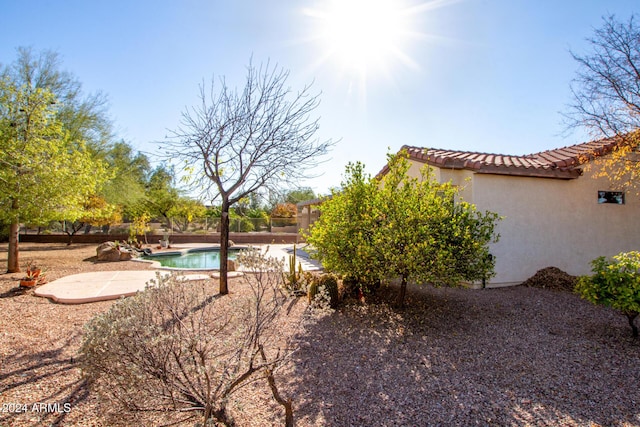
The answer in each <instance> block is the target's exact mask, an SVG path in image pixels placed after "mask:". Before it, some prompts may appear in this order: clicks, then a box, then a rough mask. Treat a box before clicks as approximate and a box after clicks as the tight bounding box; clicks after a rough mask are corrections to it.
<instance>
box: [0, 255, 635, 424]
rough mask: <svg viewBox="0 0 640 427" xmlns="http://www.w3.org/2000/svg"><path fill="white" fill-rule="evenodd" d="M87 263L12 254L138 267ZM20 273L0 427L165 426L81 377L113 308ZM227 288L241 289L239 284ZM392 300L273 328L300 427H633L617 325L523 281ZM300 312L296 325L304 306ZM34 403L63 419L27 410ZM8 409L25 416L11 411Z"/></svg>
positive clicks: (1, 282) (261, 419) (246, 408)
mask: <svg viewBox="0 0 640 427" xmlns="http://www.w3.org/2000/svg"><path fill="white" fill-rule="evenodd" d="M94 255H95V245H74V246H72V247H71V249H69V248H68V247H66V246H64V245H60V246H55V245H37V244H23V245H22V253H21V259H22V260H23V261H25V262H26V261H27V260H30V259H33V260H35V261H37V262H38V263H39V264H42V265H44V266H46V267H47V269H48V276H49V278H50V279H55V278H57V277H62V276H64V275H67V274H73V273H77V272H84V271H96V270H105V269H109V270H114V269H118V270H124V269H132V270H139V269H144V268H145V266H144V265H141V264H139V263H133V262H122V263H111V264H106V263H96V262H95V259H94V258H93V256H94ZM0 263H2V265H6V244H4V245H0ZM2 269H3V270H4V268H2ZM19 277H20V275H19V274H0V411H2V412H0V426H3V427H4V426H40V425H60V426H108V425H123V426H124V425H131V424H133V423H137V424H138V425H160V424H162V422H161V420H160V419H158V418H157V417H156V418H153V417H150V416H148V415H143V416H139V417H136V418H131V417H127V416H125V415H124V414H122V413H120V412H119V411H118V408H114V407H111V406H107V405H106V404H105V402H101V401H100V399H99V397H98V396H97V395H95V393H94V392H92V391H90V390H89V389H88V388H87V387H86V385H85V384H84V383H83V382H82V377H81V374H80V372H79V369H78V368H77V364H76V362H75V359H74V358H75V357H76V352H77V349H78V347H79V344H80V342H81V334H82V325H83V324H84V323H85V322H86V321H87V320H89V319H90V318H91V317H92V316H94V315H95V314H96V313H98V312H101V311H103V310H107V309H108V308H109V307H110V306H111V304H113V302H100V303H91V304H83V305H61V304H54V303H50V302H49V301H48V300H46V299H43V298H38V297H35V296H33V295H32V292H31V291H27V292H26V293H23V292H17V291H15V287H16V286H17V279H18V278H19ZM230 286H231V289H232V292H242V290H243V289H244V287H243V286H242V280H241V279H234V281H232V282H231V284H230ZM395 292H396V289H394V288H384V289H383V290H382V291H381V292H380V294H379V295H377V296H375V297H370V298H368V300H367V303H366V304H360V303H355V302H354V303H351V304H347V305H345V306H343V307H342V308H340V309H339V310H338V311H337V312H334V313H332V314H328V315H325V316H322V317H319V318H317V319H316V320H315V321H313V322H307V323H306V324H305V326H304V328H303V329H301V328H299V327H297V326H295V327H294V326H292V325H298V324H299V323H298V322H296V321H295V319H290V320H291V321H290V322H289V323H288V325H289V326H286V325H285V326H284V327H283V329H282V333H283V334H284V335H289V334H291V335H295V342H296V343H297V350H296V351H295V352H294V354H293V357H292V360H291V363H290V364H289V365H288V366H287V367H286V368H285V369H284V370H283V371H281V372H279V375H278V378H277V379H278V381H279V383H280V384H281V391H282V393H283V394H284V395H285V396H289V397H291V398H292V399H293V402H294V414H295V417H296V420H297V425H298V426H350V425H351V426H373V425H376V426H410V425H417V426H430V425H443V426H449V425H459V426H469V425H505V426H556V425H565V426H598V425H599V426H640V387H639V380H640V363H639V362H640V351H639V350H640V340H637V339H635V340H634V339H633V338H632V337H631V329H630V328H629V326H628V324H627V322H626V318H625V317H624V316H622V315H620V314H618V313H616V312H614V311H612V310H608V309H605V308H602V307H596V306H593V305H591V304H588V303H586V302H584V301H582V300H580V299H579V298H578V297H577V296H575V295H573V294H571V293H568V292H565V291H558V290H550V289H540V288H530V287H524V286H517V287H511V288H503V289H485V290H468V289H444V288H443V289H433V288H430V287H413V288H410V292H409V293H408V295H407V300H406V303H407V307H406V308H405V309H404V310H396V309H393V308H391V307H390V306H389V305H388V304H387V303H386V301H392V300H393V298H394V296H395ZM297 306H298V307H297V309H295V310H293V311H292V313H291V316H292V317H295V316H300V315H301V313H302V311H303V310H301V309H300V307H302V304H298V305H297ZM238 398H239V399H241V403H242V404H241V405H240V404H235V405H234V406H233V413H234V416H235V417H236V419H237V421H238V425H241V426H245V425H252V426H253V425H255V426H261V425H279V424H280V423H281V421H282V419H283V417H282V414H281V413H280V412H279V411H280V409H279V407H278V405H277V404H275V403H274V402H273V400H272V399H271V397H270V395H269V394H268V391H266V390H265V387H264V385H262V384H259V383H256V384H254V385H253V386H251V387H248V388H246V389H244V390H243V391H242V394H241V395H239V396H238ZM34 403H59V404H60V409H61V410H60V411H58V412H56V411H53V412H51V409H52V408H49V411H41V412H38V411H34V410H33V408H34V407H33V404H34ZM64 403H69V404H70V411H69V412H65V411H64V407H63V406H62V405H64ZM11 405H13V406H11ZM16 405H27V408H28V410H27V412H25V413H20V414H16V413H9V412H8V411H9V410H10V409H13V412H15V409H16ZM22 408H24V407H22ZM53 409H55V408H53ZM189 425H192V424H189Z"/></svg>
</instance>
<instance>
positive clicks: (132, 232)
mask: <svg viewBox="0 0 640 427" xmlns="http://www.w3.org/2000/svg"><path fill="white" fill-rule="evenodd" d="M149 221H151V215H149V213H148V212H143V213H141V214H140V215H138V216H136V217H134V218H133V222H132V223H131V225H130V226H129V240H131V241H133V242H135V241H137V240H138V236H145V238H144V240H145V242H146V240H147V232H149V231H151V227H149Z"/></svg>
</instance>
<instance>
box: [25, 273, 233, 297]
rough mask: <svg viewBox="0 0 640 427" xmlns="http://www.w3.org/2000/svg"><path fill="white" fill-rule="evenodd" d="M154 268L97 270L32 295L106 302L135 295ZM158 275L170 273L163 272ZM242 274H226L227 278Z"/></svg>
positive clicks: (196, 277) (197, 276)
mask: <svg viewBox="0 0 640 427" xmlns="http://www.w3.org/2000/svg"><path fill="white" fill-rule="evenodd" d="M156 273H157V271H154V270H144V271H135V270H134V271H97V272H91V273H79V274H73V275H71V276H66V277H63V278H61V279H58V280H54V281H52V282H51V283H47V284H45V285H42V286H40V287H38V288H37V289H36V290H35V292H34V293H35V295H37V296H41V297H46V298H51V299H52V300H54V301H56V302H59V303H64V304H82V303H87V302H95V301H106V300H112V299H118V298H120V297H126V296H131V295H135V294H136V293H137V292H139V291H143V290H144V289H145V287H146V286H147V283H149V282H150V281H151V280H152V279H155V278H156ZM160 274H165V275H166V274H169V273H168V272H162V273H160ZM237 274H241V273H229V276H230V277H233V276H234V275H237ZM181 277H184V280H206V279H210V278H211V276H210V275H207V274H186V275H184V276H181Z"/></svg>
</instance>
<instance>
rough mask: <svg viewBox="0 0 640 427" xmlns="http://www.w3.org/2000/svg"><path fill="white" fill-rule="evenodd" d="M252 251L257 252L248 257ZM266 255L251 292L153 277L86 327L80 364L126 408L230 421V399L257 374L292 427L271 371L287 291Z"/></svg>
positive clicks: (279, 359)
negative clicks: (212, 291)
mask: <svg viewBox="0 0 640 427" xmlns="http://www.w3.org/2000/svg"><path fill="white" fill-rule="evenodd" d="M254 256H256V254H254ZM267 261H268V260H265V259H264V258H262V259H260V258H255V259H254V266H255V267H256V268H262V269H264V270H266V271H259V272H256V273H255V274H254V275H249V277H248V279H247V281H248V283H249V284H250V287H251V292H250V293H249V296H246V297H244V296H237V295H231V296H220V295H213V296H212V295H209V294H208V292H207V291H206V288H205V284H204V283H200V284H197V283H193V282H190V283H187V282H185V281H183V280H179V278H178V277H176V276H170V277H169V278H166V279H163V278H160V277H158V279H157V281H156V282H157V283H155V286H154V287H149V288H148V289H147V290H145V291H144V292H141V293H139V294H138V295H136V296H134V297H130V298H127V299H123V300H121V301H119V302H118V303H116V304H114V305H113V306H112V308H111V309H110V310H109V311H107V312H106V313H103V314H101V315H99V316H97V317H96V318H94V319H93V320H91V321H90V322H89V323H88V324H87V325H86V326H85V338H84V342H83V345H82V347H81V350H80V352H81V354H82V368H83V371H84V372H85V374H86V375H87V376H88V378H89V379H90V381H91V383H92V384H93V386H94V387H95V388H96V389H97V390H98V391H99V392H100V393H101V394H102V395H103V396H105V397H106V398H108V399H109V400H111V401H116V402H119V403H121V404H123V405H124V407H126V408H127V409H128V410H130V411H162V412H166V411H175V412H180V413H184V418H185V419H190V418H194V417H201V419H202V420H203V421H204V424H207V423H208V422H211V420H215V421H217V422H220V423H223V424H226V425H232V424H233V420H232V418H231V416H230V414H229V413H228V411H227V403H228V400H229V398H230V396H231V395H232V394H233V393H234V391H236V390H237V389H238V388H239V387H241V386H242V385H244V384H246V383H247V382H248V381H251V380H254V379H255V378H256V377H257V376H259V375H262V376H263V378H265V379H266V380H267V382H268V384H269V386H270V388H271V390H272V392H273V395H274V397H275V399H276V400H277V401H278V402H279V403H280V404H281V405H283V406H284V407H285V412H286V417H287V424H292V417H293V415H292V411H291V402H290V401H286V400H285V399H283V398H282V397H281V396H280V395H279V393H278V390H277V387H276V384H275V379H274V377H273V371H274V369H276V368H277V367H278V366H279V365H280V364H282V363H283V361H284V360H285V354H283V352H281V351H280V349H279V348H277V347H276V346H275V344H274V343H275V342H276V341H277V339H276V337H277V334H276V331H274V329H275V328H274V320H275V319H276V317H277V316H278V315H279V314H280V313H281V312H284V310H282V308H283V306H284V303H285V300H286V298H287V297H286V296H285V295H284V294H283V293H282V292H281V291H280V285H281V284H280V283H279V278H281V275H280V274H270V272H269V270H272V269H273V268H277V267H276V266H275V265H274V263H270V264H269V262H267Z"/></svg>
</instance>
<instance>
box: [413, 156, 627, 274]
mask: <svg viewBox="0 0 640 427" xmlns="http://www.w3.org/2000/svg"><path fill="white" fill-rule="evenodd" d="M421 166H423V164H421V163H417V162H414V164H413V165H412V167H411V169H410V170H409V174H411V175H412V176H418V173H419V170H420V167H421ZM434 176H435V177H436V178H437V179H438V181H440V182H448V181H450V182H452V183H453V184H454V185H457V186H459V187H460V189H461V192H460V196H461V197H462V198H463V199H464V200H466V201H468V202H470V203H474V204H475V205H476V206H477V207H478V209H479V210H481V211H485V210H489V211H493V212H497V213H498V214H500V215H501V216H503V217H504V218H503V219H502V220H501V221H499V223H498V227H497V232H498V233H499V234H500V236H501V237H500V240H499V242H498V243H495V244H492V245H491V249H490V250H491V253H492V254H493V255H494V256H495V257H496V270H495V271H496V276H495V277H494V278H492V279H491V280H490V282H489V285H490V286H505V285H513V284H519V283H521V282H523V281H524V280H526V279H527V278H529V277H531V276H532V275H533V274H535V273H536V271H538V270H540V269H541V268H544V267H549V266H555V267H558V268H560V269H562V270H564V271H566V272H567V273H569V274H573V275H582V274H590V272H591V265H590V262H591V260H593V259H595V258H597V257H598V256H612V255H615V254H617V253H620V252H623V251H630V250H639V249H640V223H638V221H639V219H640V200H638V197H637V196H636V195H635V193H633V192H627V193H626V194H625V204H624V205H614V204H598V200H597V195H598V191H599V190H610V191H620V190H621V189H619V188H615V187H612V185H611V184H610V183H609V181H608V180H606V179H594V178H593V177H592V173H591V172H589V171H587V172H585V174H584V175H583V176H581V177H580V178H578V179H572V180H560V179H549V178H528V177H516V176H506V175H490V174H479V173H473V172H472V171H467V170H450V169H439V168H434Z"/></svg>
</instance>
